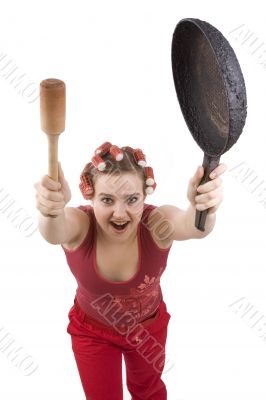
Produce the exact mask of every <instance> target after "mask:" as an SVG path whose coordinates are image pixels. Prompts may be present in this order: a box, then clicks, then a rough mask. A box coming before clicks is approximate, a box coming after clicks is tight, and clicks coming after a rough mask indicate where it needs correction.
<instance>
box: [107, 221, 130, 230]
mask: <svg viewBox="0 0 266 400" xmlns="http://www.w3.org/2000/svg"><path fill="white" fill-rule="evenodd" d="M128 224H129V221H128V222H126V223H125V224H122V225H120V224H119V225H118V224H116V223H114V222H112V221H111V225H112V226H113V227H114V228H115V229H116V230H118V231H123V230H125V229H126V227H127V226H128Z"/></svg>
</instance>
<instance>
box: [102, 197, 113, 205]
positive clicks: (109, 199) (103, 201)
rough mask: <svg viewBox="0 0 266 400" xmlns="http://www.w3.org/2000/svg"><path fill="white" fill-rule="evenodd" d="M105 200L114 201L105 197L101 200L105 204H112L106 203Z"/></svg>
mask: <svg viewBox="0 0 266 400" xmlns="http://www.w3.org/2000/svg"><path fill="white" fill-rule="evenodd" d="M104 200H112V199H111V198H110V197H103V198H102V199H101V201H102V202H103V203H104V204H111V203H110V202H106V201H104Z"/></svg>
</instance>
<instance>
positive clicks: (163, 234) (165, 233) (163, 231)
mask: <svg viewBox="0 0 266 400" xmlns="http://www.w3.org/2000/svg"><path fill="white" fill-rule="evenodd" d="M143 216H144V218H145V221H146V226H147V228H148V230H149V231H150V234H151V236H152V239H153V240H154V242H155V243H156V244H157V246H158V247H159V248H160V249H167V248H169V247H170V246H171V245H172V243H173V238H172V237H171V235H170V223H169V221H168V218H166V217H167V215H166V213H165V212H164V210H163V209H162V207H158V206H155V205H153V204H145V205H144V212H143Z"/></svg>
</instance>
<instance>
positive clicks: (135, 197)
mask: <svg viewBox="0 0 266 400" xmlns="http://www.w3.org/2000/svg"><path fill="white" fill-rule="evenodd" d="M132 199H136V201H130V200H132ZM138 199H139V198H138V197H137V196H133V197H130V199H129V202H130V203H136V202H137V201H138Z"/></svg>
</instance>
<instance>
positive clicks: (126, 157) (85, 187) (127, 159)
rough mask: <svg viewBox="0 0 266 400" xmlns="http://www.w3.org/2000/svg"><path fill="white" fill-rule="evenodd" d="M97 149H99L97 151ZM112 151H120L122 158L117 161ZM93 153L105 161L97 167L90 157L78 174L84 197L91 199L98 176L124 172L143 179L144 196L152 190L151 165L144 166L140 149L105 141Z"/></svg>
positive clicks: (154, 185) (144, 161) (117, 174)
mask: <svg viewBox="0 0 266 400" xmlns="http://www.w3.org/2000/svg"><path fill="white" fill-rule="evenodd" d="M110 146H111V147H110ZM99 149H100V150H99ZM112 149H114V150H112ZM98 150H99V151H100V152H99V153H97V151H98ZM113 151H118V152H120V153H121V152H122V153H123V157H122V159H120V160H119V161H117V159H116V157H114V154H113ZM95 154H99V155H98V156H95V157H98V160H100V161H101V162H104V163H105V168H104V169H101V168H98V166H97V163H96V164H95V160H94V158H95V157H93V158H92V162H89V163H88V164H86V165H85V167H84V169H83V171H82V173H81V175H80V180H81V183H80V185H79V187H80V190H81V192H82V195H83V197H84V198H85V199H92V198H93V197H94V193H95V183H96V180H97V178H98V177H99V176H102V175H110V176H119V175H121V174H122V173H125V172H129V173H133V174H137V175H138V176H139V177H140V179H141V180H142V181H143V194H144V196H146V194H151V193H152V192H153V191H154V189H155V187H156V183H155V181H154V176H153V170H152V168H151V167H146V159H145V154H143V152H142V150H141V149H133V148H132V147H129V146H124V147H121V148H119V147H117V146H113V145H112V144H111V143H110V142H105V143H104V144H103V145H102V146H100V147H99V148H98V149H96V150H95Z"/></svg>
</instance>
